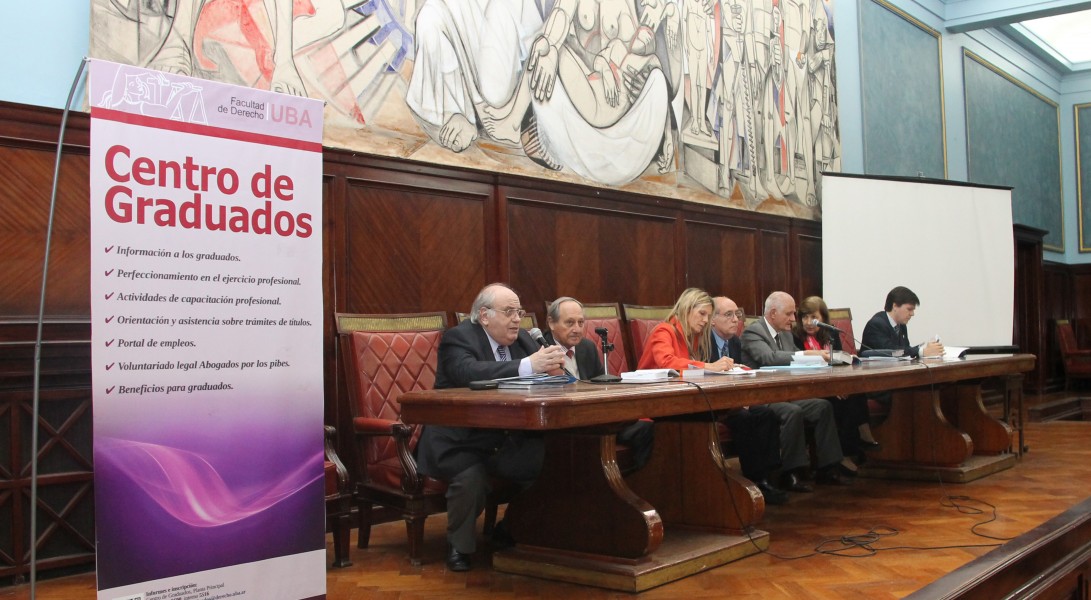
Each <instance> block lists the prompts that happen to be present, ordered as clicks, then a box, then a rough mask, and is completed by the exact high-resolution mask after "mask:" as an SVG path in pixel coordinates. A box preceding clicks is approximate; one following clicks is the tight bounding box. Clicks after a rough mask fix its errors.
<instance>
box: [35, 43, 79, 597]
mask: <svg viewBox="0 0 1091 600" xmlns="http://www.w3.org/2000/svg"><path fill="white" fill-rule="evenodd" d="M86 66H87V57H84V58H83V59H82V60H80V68H79V69H77V70H76V77H75V79H73V80H72V87H71V88H70V89H69V90H68V101H67V102H65V104H64V113H63V114H62V115H61V132H60V134H59V135H58V136H57V158H56V161H55V162H54V163H53V190H52V191H51V192H50V194H49V219H48V220H47V221H46V226H45V257H44V258H43V259H42V289H41V295H40V297H39V301H38V334H37V337H36V338H35V340H34V385H33V388H34V392H33V396H34V397H33V400H32V403H33V407H32V409H31V416H30V600H35V598H36V597H37V593H36V592H37V582H38V414H39V412H40V410H39V409H40V405H39V404H40V403H39V389H38V388H39V385H40V383H41V375H42V325H43V323H44V322H45V287H46V279H47V278H48V276H49V248H50V245H51V243H52V240H53V213H54V211H55V210H56V208H57V185H58V183H59V180H60V173H61V155H62V150H63V148H64V132H65V129H66V128H67V126H68V113H69V112H70V111H71V110H72V98H73V96H75V95H76V88H77V87H79V84H80V79H81V78H82V77H83V70H84V68H85V67H86Z"/></svg>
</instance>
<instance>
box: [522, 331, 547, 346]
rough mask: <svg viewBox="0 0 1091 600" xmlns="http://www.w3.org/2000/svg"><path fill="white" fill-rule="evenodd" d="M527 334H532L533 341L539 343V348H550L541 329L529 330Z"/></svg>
mask: <svg viewBox="0 0 1091 600" xmlns="http://www.w3.org/2000/svg"><path fill="white" fill-rule="evenodd" d="M527 333H529V334H530V337H531V339H533V340H534V341H536V342H538V345H539V346H541V347H543V348H545V347H547V346H549V344H547V343H546V340H545V336H544V335H542V330H541V329H538V328H537V327H535V328H533V329H528V330H527Z"/></svg>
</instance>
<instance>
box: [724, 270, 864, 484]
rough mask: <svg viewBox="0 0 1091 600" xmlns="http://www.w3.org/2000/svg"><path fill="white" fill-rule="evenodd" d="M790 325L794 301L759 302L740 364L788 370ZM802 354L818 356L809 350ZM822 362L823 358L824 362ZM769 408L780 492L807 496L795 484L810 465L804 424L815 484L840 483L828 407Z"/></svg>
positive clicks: (773, 297) (822, 403) (816, 403)
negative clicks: (761, 308) (809, 430)
mask: <svg viewBox="0 0 1091 600" xmlns="http://www.w3.org/2000/svg"><path fill="white" fill-rule="evenodd" d="M795 320H796V301H795V300H794V299H793V298H792V297H791V296H790V295H788V294H787V293H785V292H773V293H772V294H769V297H768V298H767V299H766V300H765V313H764V316H763V317H762V318H761V319H759V320H758V321H755V322H754V323H751V324H750V325H749V326H748V327H747V328H746V329H745V330H744V331H743V334H742V362H743V363H744V364H746V365H747V366H749V367H754V368H761V367H765V366H777V365H788V364H790V363H791V362H792V355H794V354H795V353H796V352H798V351H799V349H798V348H796V345H795V340H793V339H792V324H793V323H795ZM807 352H808V353H812V354H813V353H816V352H819V353H820V352H823V351H822V350H809V351H807ZM826 358H827V359H828V358H829V356H827V357H826ZM769 408H771V409H772V410H773V412H775V413H776V415H777V417H778V418H780V451H781V463H782V467H783V469H782V476H781V486H780V487H781V488H783V489H786V490H791V491H795V492H809V491H811V487H810V486H808V485H806V484H805V483H803V482H802V481H800V475H801V474H802V473H803V472H804V471H805V470H806V467H807V466H808V465H809V464H810V459H809V457H808V455H807V442H806V438H805V437H804V434H803V427H804V425H810V426H812V427H814V439H815V455H816V462H817V463H818V473H817V475H816V477H815V480H816V481H817V482H818V483H828V484H834V485H838V484H845V483H847V482H846V481H845V480H843V479H842V478H841V475H840V473H839V472H838V465H840V463H841V459H842V458H843V456H842V454H841V444H840V442H838V441H837V427H836V426H835V425H834V421H833V406H832V405H831V404H830V402H829V401H828V400H824V399H821V398H810V399H807V400H796V401H793V402H776V403H774V404H770V405H769Z"/></svg>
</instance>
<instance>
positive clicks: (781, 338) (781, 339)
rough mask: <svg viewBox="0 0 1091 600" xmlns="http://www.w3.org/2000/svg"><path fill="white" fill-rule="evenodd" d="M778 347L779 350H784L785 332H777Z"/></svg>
mask: <svg viewBox="0 0 1091 600" xmlns="http://www.w3.org/2000/svg"><path fill="white" fill-rule="evenodd" d="M777 349H778V350H783V349H784V334H783V333H778V334H777Z"/></svg>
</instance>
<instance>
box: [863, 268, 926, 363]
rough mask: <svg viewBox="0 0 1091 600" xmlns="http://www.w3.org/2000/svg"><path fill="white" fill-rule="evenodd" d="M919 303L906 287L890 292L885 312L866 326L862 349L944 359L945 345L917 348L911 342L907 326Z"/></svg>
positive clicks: (887, 296)
mask: <svg viewBox="0 0 1091 600" xmlns="http://www.w3.org/2000/svg"><path fill="white" fill-rule="evenodd" d="M920 303H921V301H920V298H917V295H916V294H914V293H913V290H911V289H909V288H907V287H904V286H898V287H896V288H894V289H892V290H890V292H889V293H888V294H887V295H886V305H885V306H884V307H883V310H881V311H879V312H877V313H875V316H873V317H871V320H869V321H868V322H867V325H865V326H864V336H863V338H862V339H861V341H862V342H863V347H864V348H865V349H866V348H870V349H873V350H902V351H903V352H904V354H905V356H912V357H913V358H927V357H930V356H942V355H943V344H941V343H940V342H939V340H932V341H930V342H926V343H924V344H919V345H916V346H914V345H912V344H910V343H909V328H908V327H906V324H907V323H909V320H910V319H912V318H913V315H914V314H916V312H917V306H919V305H920Z"/></svg>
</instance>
